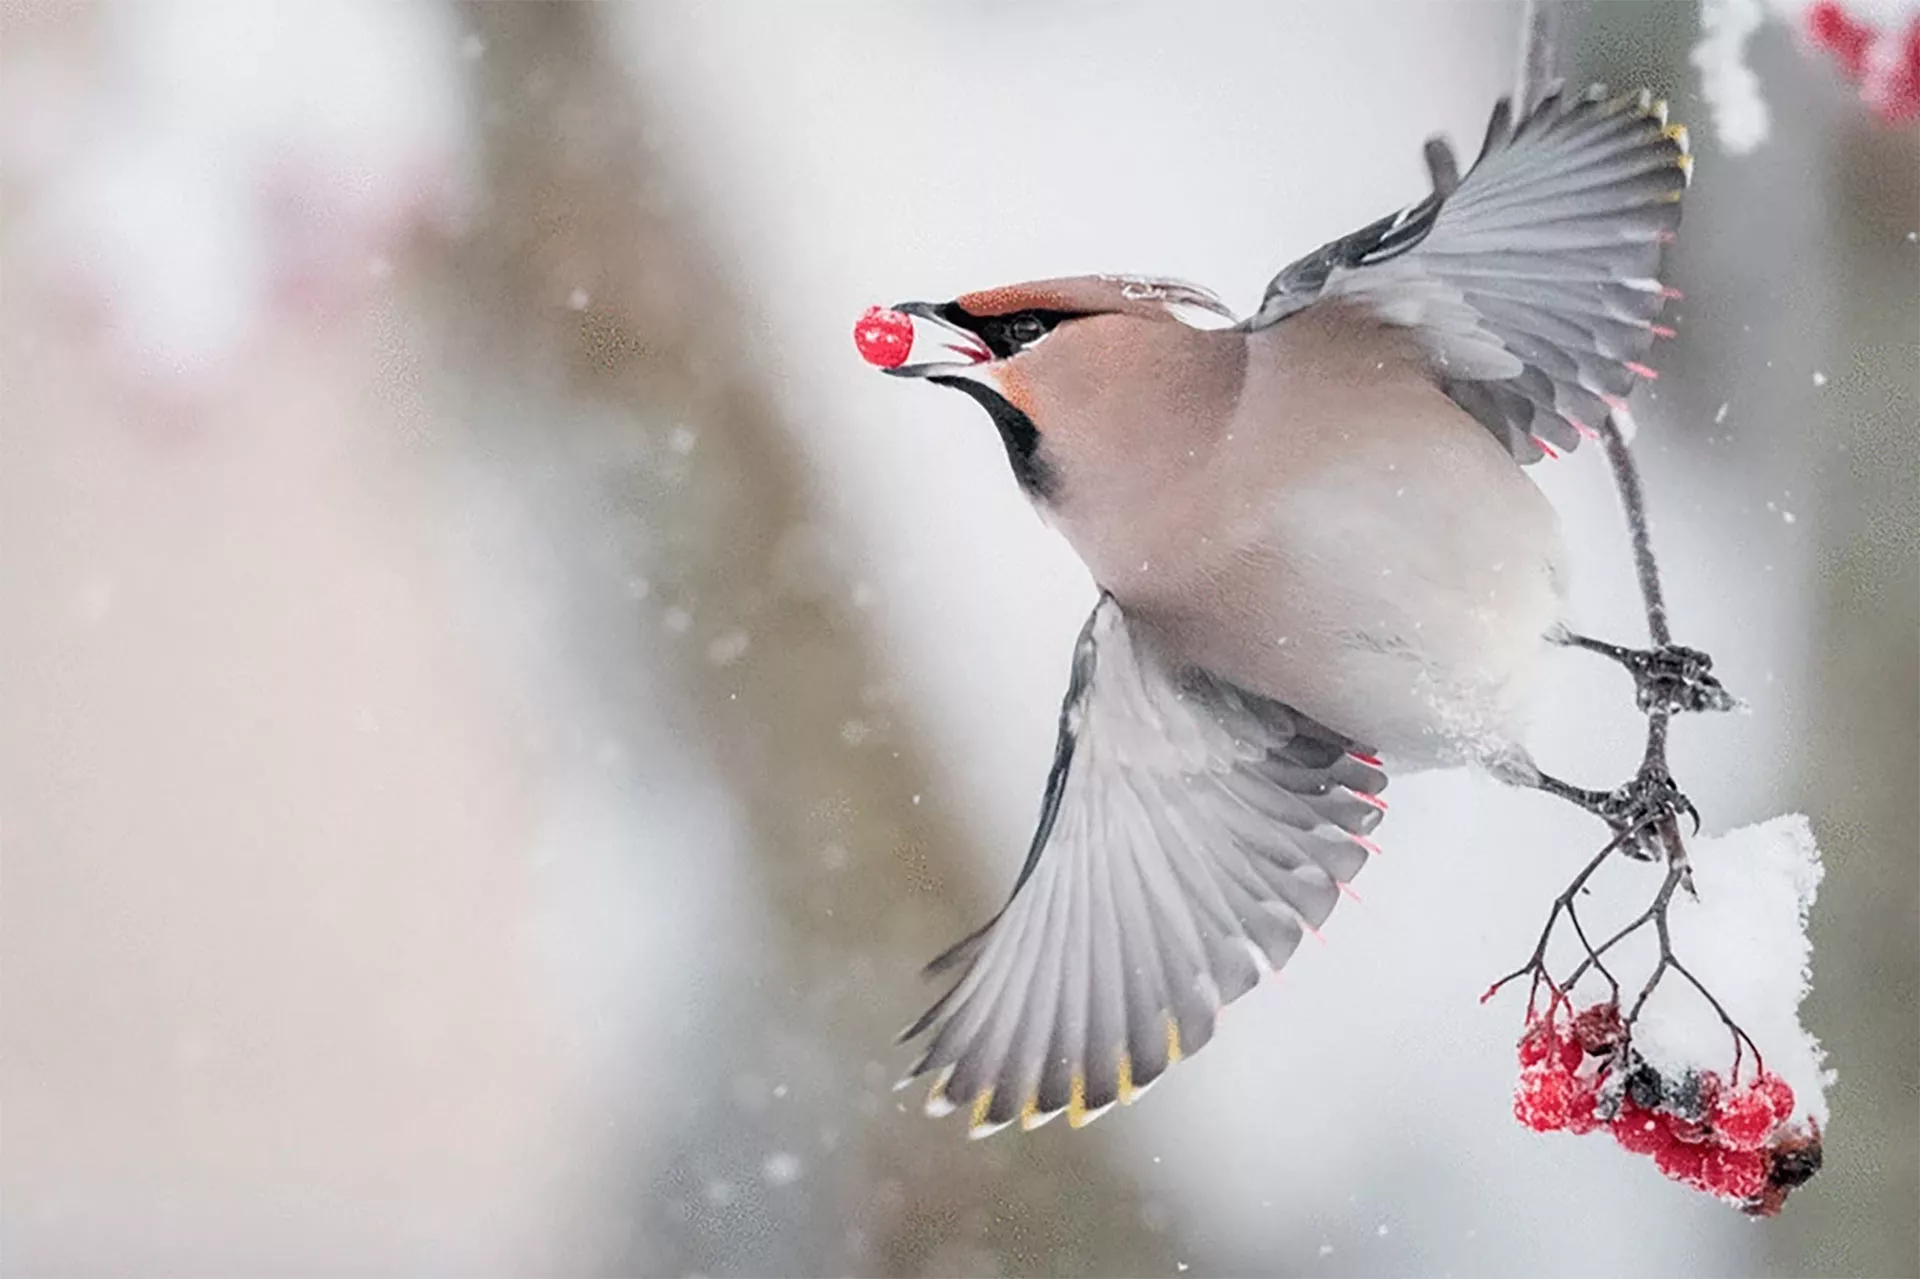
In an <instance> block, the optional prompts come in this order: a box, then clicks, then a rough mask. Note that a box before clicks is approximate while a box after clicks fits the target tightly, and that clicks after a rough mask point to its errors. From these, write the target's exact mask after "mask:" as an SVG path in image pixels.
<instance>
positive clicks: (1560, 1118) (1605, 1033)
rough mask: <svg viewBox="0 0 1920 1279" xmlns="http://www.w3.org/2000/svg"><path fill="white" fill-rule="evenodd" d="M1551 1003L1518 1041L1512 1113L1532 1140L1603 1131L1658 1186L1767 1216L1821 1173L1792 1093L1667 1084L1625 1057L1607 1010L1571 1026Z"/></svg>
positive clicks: (1764, 1077)
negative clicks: (1648, 1164)
mask: <svg viewBox="0 0 1920 1279" xmlns="http://www.w3.org/2000/svg"><path fill="white" fill-rule="evenodd" d="M1565 1009H1566V1005H1565V1004H1564V1003H1560V1002H1558V1001H1556V1002H1555V1003H1554V1004H1553V1005H1552V1006H1550V1007H1549V1008H1548V1010H1547V1012H1546V1014H1545V1015H1544V1016H1531V1017H1529V1019H1528V1021H1527V1027H1526V1030H1525V1032H1524V1033H1522V1034H1521V1036H1520V1083H1519V1086H1518V1087H1517V1088H1516V1089H1515V1090H1514V1095H1513V1114H1514V1118H1516V1119H1518V1120H1519V1121H1520V1122H1521V1123H1522V1124H1524V1125H1525V1126H1527V1127H1528V1128H1531V1129H1533V1130H1534V1131H1535V1132H1570V1133H1574V1134H1585V1133H1590V1132H1594V1131H1597V1130H1599V1129H1602V1128H1604V1129H1607V1130H1609V1131H1611V1132H1612V1133H1613V1138H1614V1140H1615V1141H1617V1142H1618V1143H1619V1144H1620V1146H1621V1148H1622V1149H1625V1150H1630V1151H1632V1152H1633V1153H1635V1154H1639V1155H1646V1156H1648V1157H1650V1158H1651V1159H1652V1160H1653V1162H1654V1166H1655V1167H1657V1168H1659V1169H1660V1171H1661V1172H1662V1173H1663V1174H1665V1175H1666V1176H1667V1177H1669V1178H1671V1179H1672V1180H1674V1181H1678V1182H1681V1183H1683V1184H1685V1185H1688V1186H1692V1187H1693V1188H1694V1189H1696V1190H1702V1191H1705V1192H1706V1193H1708V1194H1711V1195H1717V1196H1719V1197H1720V1198H1722V1199H1728V1200H1731V1201H1733V1202H1736V1203H1738V1204H1740V1205H1741V1206H1742V1207H1743V1208H1744V1209H1745V1210H1746V1211H1748V1212H1750V1213H1754V1214H1756V1215H1761V1216H1772V1215H1773V1214H1774V1213H1776V1212H1778V1211H1780V1205H1781V1204H1782V1203H1784V1202H1785V1200H1786V1197H1787V1192H1788V1191H1790V1190H1792V1189H1793V1188H1794V1187H1795V1186H1798V1185H1801V1184H1802V1183H1804V1182H1805V1181H1807V1180H1808V1179H1809V1178H1810V1177H1812V1176H1813V1174H1814V1173H1815V1172H1817V1171H1818V1170H1819V1167H1820V1131H1819V1129H1818V1127H1817V1126H1813V1125H1811V1124H1809V1125H1808V1127H1807V1128H1805V1129H1802V1128H1800V1127H1798V1126H1796V1125H1793V1124H1792V1123H1791V1122H1790V1121H1791V1119H1792V1116H1793V1107H1794V1097H1793V1089H1792V1088H1790V1087H1788V1086H1787V1083H1786V1081H1785V1080H1783V1079H1781V1078H1780V1077H1779V1076H1778V1075H1772V1074H1766V1073H1762V1074H1760V1075H1759V1077H1758V1078H1756V1079H1754V1080H1752V1081H1750V1082H1748V1083H1746V1084H1740V1085H1737V1086H1736V1085H1733V1084H1727V1083H1723V1082H1722V1081H1721V1079H1720V1077H1719V1075H1718V1074H1716V1073H1715V1072H1713V1071H1710V1070H1709V1071H1703V1072H1689V1073H1687V1074H1686V1075H1685V1076H1684V1077H1682V1078H1679V1079H1673V1078H1669V1077H1666V1076H1663V1075H1661V1074H1660V1072H1659V1071H1657V1070H1655V1069H1654V1068H1653V1067H1652V1066H1650V1065H1648V1064H1647V1063H1646V1062H1645V1061H1644V1060H1642V1059H1641V1057H1640V1055H1639V1054H1638V1053H1636V1052H1634V1051H1633V1049H1632V1046H1631V1044H1630V1042H1629V1037H1628V1033H1627V1028H1626V1026H1625V1024H1624V1023H1623V1021H1622V1020H1621V1017H1620V1008H1619V1005H1618V1004H1615V1003H1611V1002H1609V1003H1604V1004H1595V1005H1593V1006H1592V1007H1590V1008H1586V1009H1583V1010H1581V1011H1580V1012H1579V1013H1577V1014H1574V1015H1572V1016H1566V1015H1564V1014H1565Z"/></svg>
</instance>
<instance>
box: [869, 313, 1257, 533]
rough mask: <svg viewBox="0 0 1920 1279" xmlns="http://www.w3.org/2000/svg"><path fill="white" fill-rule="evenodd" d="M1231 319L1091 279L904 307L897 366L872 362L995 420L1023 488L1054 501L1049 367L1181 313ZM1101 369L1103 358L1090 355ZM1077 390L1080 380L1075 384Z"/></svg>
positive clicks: (1063, 365) (1076, 363) (1069, 363)
mask: <svg viewBox="0 0 1920 1279" xmlns="http://www.w3.org/2000/svg"><path fill="white" fill-rule="evenodd" d="M1183 310H1184V311H1191V312H1201V313H1206V314H1209V315H1212V316H1214V317H1224V318H1227V319H1231V318H1232V315H1231V313H1230V312H1229V311H1228V310H1227V308H1226V307H1225V305H1224V304H1222V303H1221V302H1220V300H1219V299H1218V298H1216V297H1214V296H1213V295H1212V294H1211V293H1209V292H1207V291H1206V290H1204V289H1201V288H1198V287H1196V286H1194V285H1190V284H1181V283H1179V282H1177V281H1172V280H1155V279H1148V278H1144V277H1139V276H1108V275H1086V276H1068V277H1063V278H1060V279H1053V280H1036V281H1033V282H1030V283H1026V284H1009V285H1003V286H1001V287H999V288H993V289H982V290H980V291H978V292H974V293H963V294H961V295H960V296H959V297H957V298H955V299H954V300H953V301H951V302H946V303H938V304H936V303H928V302H903V303H901V304H899V305H898V306H896V307H894V308H893V309H892V311H891V312H888V313H887V314H888V315H889V316H899V317H902V318H911V321H912V327H913V333H912V339H911V342H910V344H909V348H908V350H907V351H906V352H905V355H904V358H903V359H902V360H901V361H900V362H899V363H897V364H890V363H887V362H883V361H873V362H874V363H876V364H878V365H879V366H880V367H882V369H883V371H885V372H887V373H890V374H892V375H894V376H896V377H923V378H926V379H927V380H929V381H931V382H933V383H935V384H936V385H939V386H946V387H950V388H952V389H954V390H958V391H961V392H963V393H964V394H966V395H967V396H968V397H969V398H971V399H973V400H974V401H975V402H976V403H978V404H979V405H980V406H981V407H982V408H984V409H985V410H986V411H987V414H988V416H989V417H991V418H992V419H993V423H994V426H995V428H996V429H998V431H999V432H1000V437H1001V440H1002V441H1003V442H1004V443H1005V445H1006V448H1007V456H1008V459H1009V460H1010V461H1011V462H1012V463H1013V469H1014V474H1015V476H1016V477H1017V478H1018V479H1019V481H1020V483H1021V485H1022V487H1024V488H1025V489H1026V490H1027V491H1028V492H1029V493H1030V494H1032V495H1033V496H1034V497H1036V498H1046V497H1048V496H1050V495H1051V494H1052V493H1053V492H1054V491H1055V488H1056V484H1057V481H1058V479H1059V476H1058V473H1057V468H1055V467H1053V466H1051V465H1050V464H1049V463H1048V461H1047V459H1046V458H1045V457H1044V456H1043V453H1042V449H1041V436H1042V434H1043V431H1044V427H1043V426H1041V425H1039V424H1038V423H1037V421H1036V419H1037V418H1039V417H1041V416H1043V413H1044V410H1043V407H1042V405H1041V403H1040V401H1041V400H1042V399H1044V398H1045V397H1044V396H1042V395H1040V394H1039V389H1040V387H1041V386H1042V385H1043V384H1044V383H1045V382H1046V381H1047V377H1048V375H1047V373H1046V371H1045V368H1044V367H1043V366H1045V367H1055V368H1058V369H1059V370H1060V371H1062V372H1072V371H1073V370H1077V369H1079V368H1081V367H1082V366H1087V365H1089V359H1074V358H1071V357H1070V356H1069V353H1068V348H1072V347H1075V346H1078V345H1085V344H1086V343H1088V342H1093V343H1094V345H1095V347H1098V346H1099V345H1100V342H1099V341H1096V340H1095V338H1094V336H1093V335H1094V332H1095V330H1100V331H1101V332H1102V333H1103V334H1104V335H1105V340H1106V341H1107V342H1109V343H1111V342H1113V341H1115V340H1116V339H1118V340H1121V341H1122V344H1123V345H1127V344H1129V343H1127V342H1126V341H1125V339H1124V334H1123V333H1121V332H1116V330H1115V326H1117V327H1118V329H1119V330H1127V329H1134V328H1141V329H1148V328H1151V329H1158V327H1159V326H1160V325H1163V324H1173V325H1178V324H1179V323H1180V322H1181V319H1182V316H1181V312H1182V311H1183ZM1085 354H1087V355H1088V356H1089V358H1090V359H1091V360H1092V363H1093V364H1098V363H1099V361H1098V359H1097V358H1093V357H1097V355H1098V351H1097V350H1096V351H1093V352H1089V353H1085ZM1068 380H1069V381H1072V380H1074V379H1073V378H1072V377H1070V378H1069V379H1068Z"/></svg>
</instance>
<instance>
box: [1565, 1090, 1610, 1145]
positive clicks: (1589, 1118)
mask: <svg viewBox="0 0 1920 1279" xmlns="http://www.w3.org/2000/svg"><path fill="white" fill-rule="evenodd" d="M1599 1108H1600V1081H1599V1080H1598V1079H1580V1078H1576V1079H1575V1080H1574V1081H1573V1100H1572V1101H1571V1102H1570V1103H1569V1104H1568V1106H1567V1131H1568V1132H1570V1133H1572V1134H1574V1135H1575V1136H1576V1137H1583V1136H1585V1135H1586V1134H1587V1133H1590V1132H1592V1131H1593V1130H1594V1129H1596V1128H1598V1127H1600V1126H1601V1124H1602V1122H1603V1121H1602V1120H1601V1118H1600V1114H1599Z"/></svg>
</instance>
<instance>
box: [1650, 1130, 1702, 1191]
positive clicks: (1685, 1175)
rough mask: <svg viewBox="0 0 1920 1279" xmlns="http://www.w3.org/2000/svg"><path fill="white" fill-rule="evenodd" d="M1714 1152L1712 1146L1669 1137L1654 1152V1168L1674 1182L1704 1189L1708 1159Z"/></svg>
mask: <svg viewBox="0 0 1920 1279" xmlns="http://www.w3.org/2000/svg"><path fill="white" fill-rule="evenodd" d="M1714 1151H1715V1147H1712V1146H1696V1145H1692V1144H1690V1143H1688V1142H1684V1141H1680V1140H1678V1139H1676V1138H1674V1137H1672V1136H1668V1137H1667V1139H1666V1140H1665V1141H1664V1142H1663V1143H1662V1144H1661V1145H1660V1147H1659V1148H1658V1149H1656V1150H1655V1151H1654V1152H1653V1166H1654V1167H1656V1168H1658V1169H1659V1170H1660V1171H1661V1172H1662V1173H1664V1174H1665V1175H1666V1176H1667V1177H1669V1178H1671V1179H1672V1180H1674V1181H1682V1182H1685V1183H1686V1184H1687V1185H1689V1186H1695V1187H1699V1188H1702V1189H1704V1188H1705V1187H1706V1184H1707V1183H1706V1165H1707V1157H1708V1156H1709V1155H1711V1154H1713V1153H1714Z"/></svg>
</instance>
